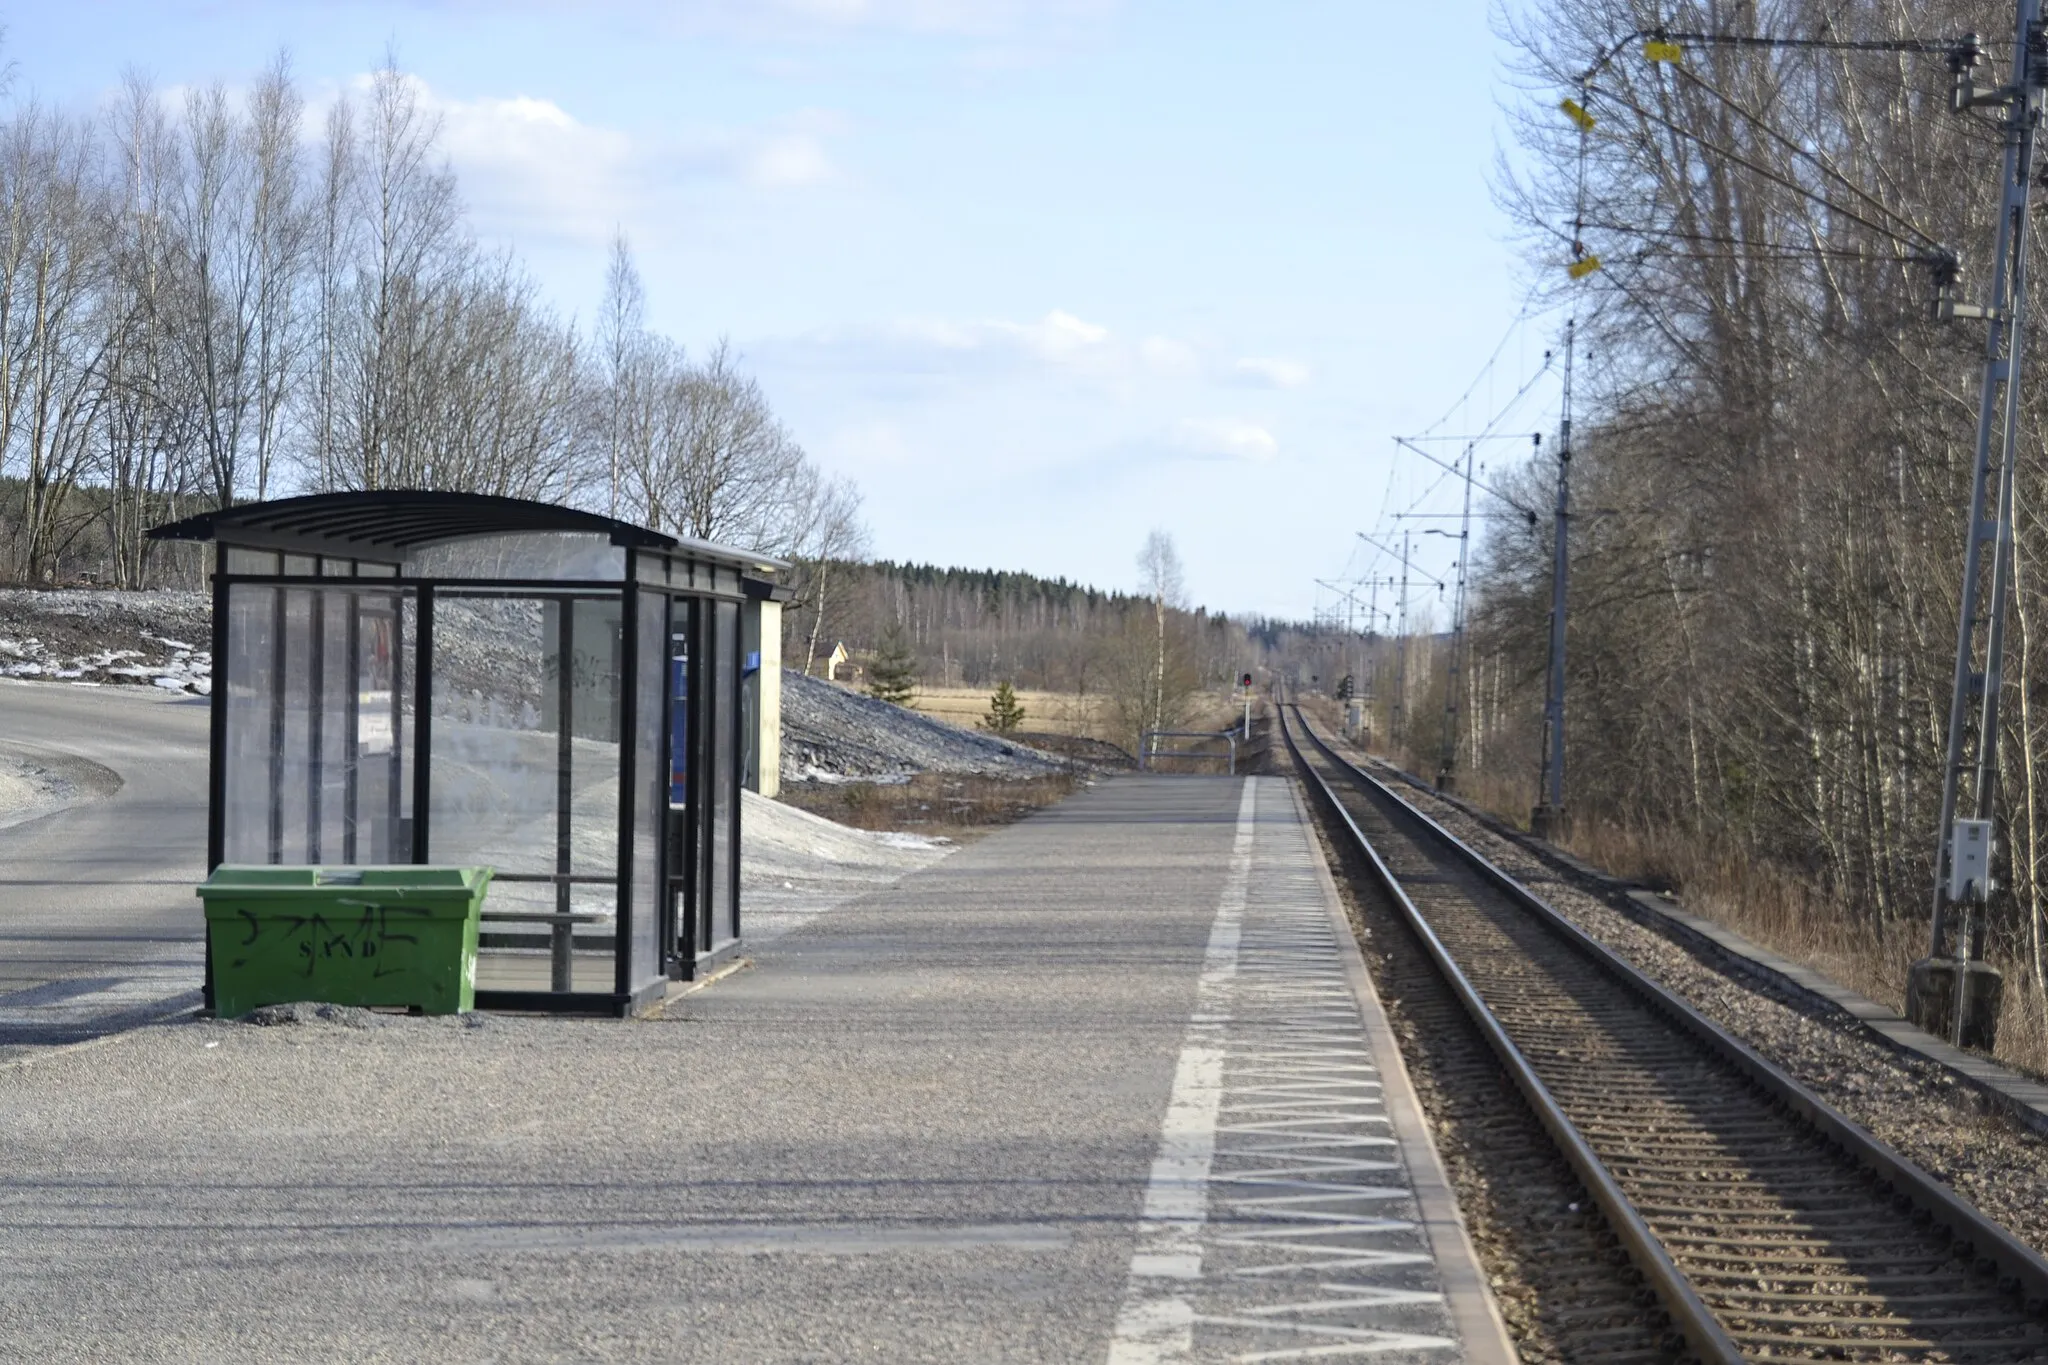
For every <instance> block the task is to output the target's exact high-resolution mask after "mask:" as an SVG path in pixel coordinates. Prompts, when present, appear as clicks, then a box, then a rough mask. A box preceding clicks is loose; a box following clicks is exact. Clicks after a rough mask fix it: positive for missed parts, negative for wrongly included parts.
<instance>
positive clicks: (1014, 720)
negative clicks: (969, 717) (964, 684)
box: [981, 679, 1024, 735]
mask: <svg viewBox="0 0 2048 1365" xmlns="http://www.w3.org/2000/svg"><path fill="white" fill-rule="evenodd" d="M1023 723H1024V708H1023V706H1022V705H1020V704H1019V703H1018V701H1017V689H1016V688H1014V687H1012V686H1010V684H1009V681H1008V680H1007V679H1005V680H1004V681H1002V682H999V683H997V684H996V692H995V695H994V696H992V697H990V698H989V699H988V714H987V715H985V716H983V717H982V718H981V727H982V729H984V730H993V731H995V733H997V734H999V735H1007V734H1009V733H1010V732H1011V731H1012V730H1015V729H1016V728H1017V727H1018V726H1020V725H1022V724H1023Z"/></svg>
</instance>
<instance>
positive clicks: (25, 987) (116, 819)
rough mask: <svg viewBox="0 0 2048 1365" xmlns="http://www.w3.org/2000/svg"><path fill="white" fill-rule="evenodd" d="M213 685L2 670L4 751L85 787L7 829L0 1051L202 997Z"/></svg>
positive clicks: (1, 839)
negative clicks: (198, 890) (45, 679)
mask: <svg viewBox="0 0 2048 1365" xmlns="http://www.w3.org/2000/svg"><path fill="white" fill-rule="evenodd" d="M207 716H208V706H207V703H206V701H205V699H204V698H199V697H190V696H181V695H174V694H171V693H168V692H161V691H157V690H155V689H146V688H116V687H74V686H70V685H68V684H63V685H60V684H51V683H17V682H11V681H0V750H4V751H5V752H7V753H9V754H12V755H17V756H21V757H26V758H28V759H30V760H32V761H35V762H37V763H40V764H42V765H44V766H47V767H51V768H54V769H56V770H58V771H59V772H61V773H63V774H64V775H65V777H66V778H67V779H68V780H69V781H70V783H71V784H72V785H73V787H74V788H76V789H77V791H78V793H79V797H80V799H79V800H78V801H77V802H76V803H75V804H73V805H71V806H69V807H68V808H66V809H63V810H60V811H56V812H54V813H52V814H49V815H45V816H42V817H40V818H38V819H33V820H28V821H26V822H23V823H20V824H15V825H11V826H8V827H5V828H0V1056H5V1055H10V1054H13V1053H18V1052H19V1051H20V1050H21V1049H22V1048H23V1047H25V1046H35V1045H40V1044H48V1043H58V1042H68V1041H74V1040H76V1039H80V1038H85V1037H90V1036H93V1035H95V1034H98V1033H103V1032H106V1031H109V1030H111V1029H116V1028H122V1027H126V1026H128V1025H131V1024H133V1023H136V1022H138V1021H139V1020H144V1019H148V1018H150V1017H154V1016H160V1015H162V1014H165V1013H167V1012H172V1011H176V1010H179V1009H184V1008H189V1007H190V1006H192V1005H196V1004H197V1003H198V999H199V983H200V962H201V957H202V953H203V926H204V921H203V919H202V918H201V915H200V910H199V902H198V900H197V898H196V897H194V895H193V894H192V888H193V886H194V885H195V884H196V883H197V882H198V881H199V880H200V879H201V878H202V877H203V876H205V861H206V731H207Z"/></svg>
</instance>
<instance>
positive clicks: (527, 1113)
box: [0, 777, 1514, 1365]
mask: <svg viewBox="0 0 2048 1365" xmlns="http://www.w3.org/2000/svg"><path fill="white" fill-rule="evenodd" d="M678 1032H681V1033H682V1034H683V1038H682V1040H680V1041H681V1044H682V1045H681V1047H680V1050H679V1046H678V1044H679V1040H678V1038H677V1036H676V1035H677V1033H678ZM0 1088H4V1091H5V1094H6V1102H5V1103H4V1104H0V1146H4V1147H5V1148H6V1150H8V1152H9V1153H10V1157H9V1163H10V1179H9V1181H8V1183H7V1188H6V1190H5V1191H0V1226H4V1227H5V1229H6V1230H7V1231H6V1236H5V1237H4V1238H0V1243H4V1244H5V1250H4V1251H0V1266H4V1267H5V1269H6V1271H7V1274H6V1276H5V1277H4V1279H5V1281H6V1285H7V1287H6V1289H5V1290H4V1291H0V1356H6V1357H8V1358H33V1357H41V1358H45V1359H48V1360H52V1361H56V1360H66V1359H73V1358H78V1359H88V1358H100V1359H104V1358H111V1357H114V1356H119V1355H135V1356H137V1357H138V1358H140V1357H141V1356H145V1355H150V1354H151V1352H152V1350H155V1349H157V1348H159V1347H161V1346H162V1344H163V1343H166V1342H171V1343H179V1344H181V1349H184V1348H189V1353H190V1357H191V1358H195V1359H196V1358H202V1357H203V1358H213V1359H264V1358H278V1359H281V1358H291V1359H328V1358H333V1359H368V1358H383V1357H390V1358H406V1359H421V1360H432V1359H478V1358H522V1359H531V1358H554V1357H556V1356H560V1357H563V1358H571V1357H573V1358H579V1359H581V1358H593V1359H654V1358H659V1359H667V1360H706V1361H712V1360H715V1361H724V1362H730V1361H742V1360H744V1361H756V1360H759V1361H777V1360H805V1361H838V1360H851V1359H888V1360H893V1361H923V1360H948V1361H957V1360H977V1361H1088V1360H1094V1361H1104V1360H1107V1361H1109V1362H1112V1363H1113V1365H1135V1362H1166V1361H1223V1360H1292V1359H1322V1358H1350V1357H1366V1356H1370V1357H1373V1358H1375V1359H1379V1360H1386V1361H1417V1362H1421V1361H1472V1362H1484V1363H1485V1365H1494V1363H1495V1362H1507V1361H1511V1360H1512V1359H1513V1358H1514V1357H1513V1353H1512V1351H1511V1349H1510V1347H1509V1345H1508V1343H1507V1340H1506V1336H1505V1333H1504V1331H1503V1329H1502V1327H1501V1325H1500V1322H1499V1319H1498V1316H1497V1314H1496V1313H1495V1311H1494V1308H1493V1305H1492V1302H1491V1300H1490V1298H1489V1296H1488V1293H1487V1290H1486V1283H1485V1276H1484V1275H1483V1273H1482V1271H1481V1269H1480V1267H1479V1265H1478V1263H1477V1261H1476V1259H1475V1257H1474V1256H1473V1253H1472V1249H1471V1247H1470V1245H1469V1244H1468V1242H1467V1240H1466V1237H1465V1234H1464V1231H1463V1229H1462V1227H1461V1225H1460V1223H1459V1220H1458V1217H1457V1212H1456V1209H1455V1206H1454V1203H1453V1201H1452V1198H1451V1195H1450V1191H1449V1186H1448V1183H1447V1181H1446V1179H1445V1177H1444V1174H1443V1172H1442V1170H1441V1168H1440V1166H1439V1164H1438V1162H1437V1158H1436V1154H1435V1151H1434V1149H1433V1148H1432V1146H1431V1143H1430V1139H1429V1137H1428V1133H1427V1129H1426V1127H1425V1125H1424V1123H1423V1119H1422V1115H1421V1112H1420V1109H1419V1107H1418V1105H1417V1103H1416V1100H1415V1097H1414V1095H1413V1093H1412V1092H1411V1090H1410V1089H1409V1086H1408V1083H1407V1079H1406V1076H1405V1073H1404V1072H1403V1070H1402V1067H1401V1063H1400V1058H1399V1055H1398V1053H1397V1052H1396V1051H1395V1050H1394V1047H1393V1044H1392V1038H1391V1035H1390V1033H1389V1030H1388V1027H1387V1023H1386V1020H1385V1018H1384V1016H1383V1015H1382V1014H1381V1012H1380V1010H1379V1007H1378V1005H1377V1003H1376V1001H1375V998H1374V996H1373V994H1372V987H1371V985H1370V983H1369V980H1368V979H1367V977H1366V974H1365V971H1364V967H1363V963H1362V962H1361V960H1360V958H1359V955H1358V951H1357V947H1356V943H1355V940H1354V939H1353V938H1352V936H1351V933H1350V930H1349V927H1348V925H1347V924H1346V923H1345V921H1344V918H1343V912H1342V909H1341V907H1340V905H1339V903H1338V901H1337V897H1336V891H1335V887H1334V885H1333V884H1332V882H1331V880H1330V876H1329V873H1328V871H1327V870H1326V869H1325V868H1324V866H1323V862H1322V858H1321V855H1320V852H1319V851H1318V849H1317V847H1316V844H1315V841H1314V836H1313V833H1312V832H1311V830H1310V828H1309V826H1308V824H1307V821H1306V817H1305V814H1304V809H1303V807H1302V805H1301V803H1300V800H1299V798H1298V796H1297V793H1296V789H1295V787H1294V786H1293V784H1292V783H1290V782H1288V781H1286V780H1283V779H1279V778H1248V779H1221V778H1190V777H1128V778H1119V779H1115V780H1110V781H1106V782H1104V783H1101V784H1100V785H1098V786H1096V787H1094V788H1091V789H1089V790H1086V791H1084V792H1081V793H1079V794H1077V795H1075V796H1074V797H1072V798H1070V799H1068V800H1067V801H1065V802H1063V803H1061V804H1060V805H1058V806H1056V807H1053V808H1051V809H1049V810H1046V811H1044V812H1041V813H1039V814H1038V815H1036V816H1034V817H1033V818H1031V819H1029V820H1026V821H1024V822H1022V823H1021V824H1018V825H1016V826H1012V827H1010V828H1008V829H1005V830H1001V831H998V832H996V833H994V834H992V835H990V836H989V837H987V838H985V839H983V840H981V841H979V842H977V843H974V844H972V845H970V846H968V847H966V848H964V849H962V850H961V851H960V852H958V853H956V854H954V855H952V856H951V857H949V858H948V859H946V860H945V861H943V862H941V863H939V864H937V865H936V866H934V867H931V868H929V869H926V870H924V871H922V872H919V873H915V874H913V875H912V876H910V877H908V878H906V879H905V880H903V881H902V882H900V883H898V884H897V885H896V886H894V887H892V888H889V889H888V890H885V891H881V892H877V893H875V894H872V895H869V896H867V897H865V898H863V899H861V900H858V901H855V902H853V903H851V904H849V905H847V906H845V907H842V908H840V909H838V910H834V911H832V912H830V913H827V914H824V915H821V916H819V917H817V918H816V919H814V920H811V921H810V922H808V923H807V924H805V925H803V926H802V927H801V928H798V929H796V930H794V931H793V932H790V933H788V934H787V935H784V936H782V937H780V938H777V939H775V940H774V941H773V942H771V943H768V944H765V945H763V946H762V947H761V948H760V949H759V950H758V951H757V952H756V954H755V958H754V963H753V966H752V968H751V970H745V971H740V972H737V973H735V974H733V975H730V976H728V977H726V978H724V979H722V980H720V981H717V982H716V983H714V984H711V985H709V986H707V987H705V988H704V989H701V990H698V991H695V992H694V993H692V994H689V995H687V996H684V997H682V998H680V999H678V1000H676V1001H674V1002H672V1003H671V1004H670V1006H669V1008H668V1010H667V1011H666V1014H665V1016H664V1017H663V1018H661V1019H657V1020H652V1021H646V1022H629V1023H617V1022H595V1021H564V1020H560V1019H552V1020H549V1019H526V1018H520V1017H506V1016H496V1017H491V1018H488V1019H480V1020H479V1021H478V1022H477V1023H476V1025H475V1026H474V1027H469V1026H464V1025H462V1024H459V1023H456V1022H454V1021H445V1020H420V1019H402V1018H394V1019H384V1020H382V1022H378V1021H371V1022H370V1024H369V1025H368V1026H364V1024H363V1021H361V1020H358V1021H356V1024H355V1026H349V1027H344V1026H340V1025H313V1024H307V1025H300V1026H295V1027H294V1026H280V1027H271V1028H258V1027H254V1026H251V1025H248V1024H232V1023H214V1022H196V1023H182V1024H173V1025H164V1026H158V1027H153V1028H147V1029H143V1030H139V1031H137V1032H135V1033H132V1034H128V1035H124V1036H122V1037H120V1038H117V1039H114V1040H112V1041H110V1042H108V1043H106V1044H104V1045H101V1046H97V1047H94V1048H91V1049H88V1050H83V1051H79V1052H75V1053H70V1054H64V1055H57V1056H50V1057H47V1058H43V1059H41V1060H38V1061H36V1062H35V1063H33V1064H31V1065H27V1066H22V1067H15V1068H11V1069H9V1070H7V1071H5V1072H0ZM171 1285H175V1286H176V1288H175V1292H171V1291H170V1290H169V1288H168V1287H169V1286H171ZM80 1323H91V1324H93V1325H94V1326H93V1331H94V1335H93V1338H92V1339H91V1340H90V1341H81V1339H80V1337H79V1334H78V1333H79V1324H80ZM152 1358H156V1357H154V1356H153V1357H152Z"/></svg>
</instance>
